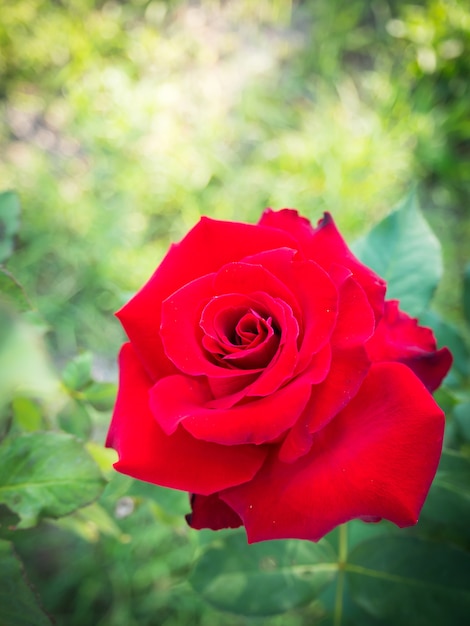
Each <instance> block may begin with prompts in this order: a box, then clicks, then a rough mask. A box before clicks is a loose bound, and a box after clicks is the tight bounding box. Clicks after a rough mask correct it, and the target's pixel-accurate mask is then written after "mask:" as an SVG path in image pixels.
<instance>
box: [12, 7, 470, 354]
mask: <svg viewBox="0 0 470 626" xmlns="http://www.w3.org/2000/svg"><path fill="white" fill-rule="evenodd" d="M0 12H1V20H0V72H1V76H2V78H1V81H0V85H1V87H0V96H1V100H0V107H1V108H0V113H1V125H0V141H1V142H2V144H3V146H4V147H3V149H2V151H1V154H0V187H3V188H8V187H9V188H14V189H18V190H19V192H20V195H21V199H22V202H23V206H24V211H25V213H24V217H23V226H22V231H21V236H20V241H19V244H20V245H19V250H18V252H17V254H16V256H15V258H14V259H13V260H12V263H11V267H12V271H14V274H15V275H16V276H17V277H18V278H19V280H20V281H21V282H22V283H23V284H24V285H25V287H26V288H27V291H28V293H30V294H31V297H33V299H34V302H35V304H37V306H38V307H39V309H40V310H41V312H42V313H43V315H44V316H45V318H46V319H47V321H48V322H50V323H51V325H52V326H53V328H54V341H55V342H56V347H57V350H58V351H59V352H60V353H61V354H73V353H75V352H76V350H77V347H80V348H82V347H88V346H93V348H94V350H95V351H99V352H100V353H103V354H106V355H111V354H114V352H115V348H116V344H117V343H118V342H119V340H120V338H121V334H120V330H119V328H118V325H117V324H112V323H109V319H110V315H111V314H112V312H113V311H115V310H116V308H118V307H119V306H120V304H122V303H123V302H124V301H125V299H126V298H127V296H128V295H129V293H131V292H134V291H135V290H136V289H137V288H138V287H139V286H140V285H141V284H142V282H143V281H144V280H145V279H146V278H147V277H148V276H149V274H150V273H151V272H152V271H153V269H154V267H155V266H156V264H157V262H158V261H159V259H160V258H161V257H162V255H163V254H164V252H165V250H166V248H167V246H168V243H169V242H170V241H171V240H174V239H176V238H178V237H181V236H182V235H183V234H184V233H185V232H186V231H187V229H188V228H189V227H190V226H192V225H193V224H194V223H195V222H196V221H197V219H198V217H199V216H200V215H201V214H208V215H211V216H214V217H218V218H224V219H240V220H249V221H254V220H256V219H257V218H258V216H259V214H260V211H261V210H262V208H263V207H264V206H268V205H270V206H273V207H275V208H280V207H282V206H286V205H287V206H296V207H298V208H299V209H300V210H302V212H303V213H306V214H308V215H309V216H310V217H311V218H312V219H313V220H315V219H317V218H318V217H320V215H321V212H322V211H323V210H329V211H332V212H333V213H334V215H335V217H336V219H337V220H338V222H339V225H340V227H341V228H342V229H343V230H345V231H346V232H349V233H351V234H356V233H360V232H362V231H364V230H366V226H367V225H369V224H371V223H374V222H375V221H377V220H378V218H379V217H380V216H382V215H383V214H384V213H385V212H386V211H387V210H388V209H389V207H390V206H392V205H393V204H394V203H395V202H396V201H397V200H398V199H399V198H401V197H402V196H403V195H404V194H405V193H406V192H407V191H408V188H409V186H410V184H411V182H412V181H414V180H419V181H423V183H424V186H423V189H422V193H423V195H424V196H425V198H424V199H425V202H424V203H423V204H424V205H425V206H429V207H430V210H431V209H433V208H434V211H433V214H432V216H431V221H432V222H433V223H434V225H435V226H436V227H437V228H438V229H439V230H441V229H442V230H444V233H445V232H446V231H447V232H448V233H449V235H450V236H454V237H457V238H458V239H459V240H460V241H461V242H462V243H463V242H464V241H465V239H464V237H465V236H468V234H469V229H468V219H465V221H464V222H463V224H462V219H463V218H464V217H465V216H466V215H467V213H468V208H467V207H468V201H469V194H470V191H469V183H468V181H469V180H470V165H469V164H470V160H469V159H468V151H469V141H470V127H469V122H468V116H467V111H468V110H469V107H470V94H469V90H468V84H467V83H468V74H469V63H470V62H469V58H470V54H469V48H470V24H469V22H470V12H469V10H468V6H467V3H466V2H465V0H427V1H425V2H419V3H417V2H414V3H409V2H401V1H397V0H375V1H374V2H372V3H369V2H365V1H364V0H352V1H351V2H348V3H347V4H345V3H344V2H340V1H339V0H328V1H326V0H321V1H315V2H313V1H304V2H290V1H289V0H260V1H259V2H256V3H251V2H248V1H247V0H241V1H238V2H234V1H229V2H221V1H217V0H205V1H201V2H182V1H179V2H177V1H173V2H162V1H156V0H153V1H151V2H150V1H149V0H132V1H129V2H127V1H126V2H118V1H116V0H107V1H106V2H103V1H102V0H99V1H98V0H71V1H68V2H60V1H57V2H52V1H47V0H0ZM444 227H445V228H444ZM462 247H463V245H462V246H461V248H459V249H458V251H457V252H456V251H455V249H454V248H452V249H451V247H450V246H447V256H448V257H449V263H450V265H448V267H451V269H452V270H453V271H455V270H456V268H457V267H459V265H458V263H459V262H460V264H461V262H462V259H461V256H462ZM449 282H450V281H447V284H448V283H449ZM449 294H450V296H449ZM449 297H450V299H451V300H452V298H453V299H454V302H455V288H454V290H452V287H450V286H447V287H445V288H444V293H443V297H442V301H445V302H448V301H449Z"/></svg>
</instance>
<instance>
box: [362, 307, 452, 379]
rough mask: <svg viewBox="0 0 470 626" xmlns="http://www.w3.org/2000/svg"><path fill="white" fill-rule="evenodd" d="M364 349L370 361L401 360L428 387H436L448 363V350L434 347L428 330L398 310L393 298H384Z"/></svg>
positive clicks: (434, 341) (449, 362) (449, 360)
mask: <svg viewBox="0 0 470 626" xmlns="http://www.w3.org/2000/svg"><path fill="white" fill-rule="evenodd" d="M367 351H368V353H369V356H370V358H371V360H372V361H399V362H401V363H404V364H405V365H407V366H408V367H409V368H410V369H412V370H413V372H414V373H415V374H416V375H417V376H418V378H420V379H421V380H422V382H423V383H424V384H425V385H426V387H427V388H428V389H429V390H430V391H434V390H435V389H437V388H438V387H439V385H440V384H441V383H442V381H443V379H444V377H445V376H446V375H447V373H448V371H449V369H450V367H451V365H452V355H451V353H450V352H449V350H448V349H447V348H441V349H440V350H437V345H436V339H435V337H434V334H433V332H432V330H431V329H430V328H426V327H424V326H419V323H418V320H417V319H414V318H412V317H410V316H409V315H407V314H406V313H404V312H403V311H400V309H399V303H398V301H397V300H389V301H387V302H385V309H384V316H383V318H382V320H381V322H380V324H379V325H378V327H377V330H376V332H375V334H374V336H373V338H372V339H371V340H370V341H369V342H368V344H367Z"/></svg>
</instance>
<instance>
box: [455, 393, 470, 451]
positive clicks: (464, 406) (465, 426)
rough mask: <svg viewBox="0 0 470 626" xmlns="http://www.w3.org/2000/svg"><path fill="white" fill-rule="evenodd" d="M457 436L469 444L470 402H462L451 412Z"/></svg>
mask: <svg viewBox="0 0 470 626" xmlns="http://www.w3.org/2000/svg"><path fill="white" fill-rule="evenodd" d="M453 417H454V421H455V423H456V427H457V432H458V434H459V436H460V437H461V438H462V439H463V440H464V441H466V442H467V443H470V402H462V403H461V404H459V405H457V406H456V407H455V409H454V412H453Z"/></svg>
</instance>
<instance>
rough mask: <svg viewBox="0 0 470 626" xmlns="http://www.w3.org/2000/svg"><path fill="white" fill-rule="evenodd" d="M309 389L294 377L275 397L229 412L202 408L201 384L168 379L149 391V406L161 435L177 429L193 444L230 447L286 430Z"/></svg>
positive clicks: (206, 397) (205, 395)
mask: <svg viewBox="0 0 470 626" xmlns="http://www.w3.org/2000/svg"><path fill="white" fill-rule="evenodd" d="M311 389H312V386H311V384H310V382H309V380H306V379H305V377H304V378H302V377H299V378H298V379H296V380H293V381H292V382H291V383H290V384H288V385H286V386H285V387H283V388H282V389H279V390H278V391H276V392H275V393H273V394H271V395H269V396H267V397H264V398H258V399H252V400H251V401H250V402H246V404H242V405H238V406H234V407H232V408H229V409H213V408H207V406H206V403H208V402H210V400H211V399H212V395H211V393H210V389H209V386H208V384H207V383H205V382H204V381H203V380H196V379H194V378H189V377H187V376H168V377H167V378H163V379H162V380H160V381H159V382H158V383H157V384H156V385H155V386H154V387H153V388H152V390H151V391H150V406H151V408H152V411H153V414H154V415H155V418H156V420H157V421H158V422H159V423H160V425H161V426H162V428H163V429H164V431H165V432H167V433H172V432H174V431H175V430H176V428H177V427H178V424H181V426H183V427H184V428H185V429H186V430H187V431H188V432H190V433H191V434H192V435H193V436H194V437H196V438H197V439H202V440H204V441H213V442H215V443H220V444H224V445H227V446H230V447H231V446H233V445H237V444H247V443H254V444H261V443H265V442H269V441H273V440H274V439H276V438H277V437H279V435H281V434H282V433H283V432H285V431H286V430H287V429H288V428H290V427H291V426H292V424H293V423H294V422H295V420H296V419H297V418H298V416H299V415H300V414H301V412H302V410H303V408H304V407H305V405H306V404H307V401H308V399H309V397H310V393H311Z"/></svg>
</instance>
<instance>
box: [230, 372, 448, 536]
mask: <svg viewBox="0 0 470 626" xmlns="http://www.w3.org/2000/svg"><path fill="white" fill-rule="evenodd" d="M443 432H444V416H443V413H442V411H441V410H440V408H439V407H438V406H437V404H436V403H435V402H434V400H433V399H432V396H431V395H430V394H429V393H428V391H427V390H426V389H425V387H424V386H423V385H422V383H421V382H420V381H419V379H418V378H416V376H415V375H414V374H413V373H412V372H411V371H410V370H409V369H408V368H407V367H405V366H403V365H401V364H399V363H380V364H375V365H373V366H372V368H371V370H370V372H369V374H368V376H367V378H366V380H365V381H364V384H363V385H362V387H361V390H360V392H359V393H358V394H357V395H356V397H355V398H354V399H353V400H352V401H351V402H350V404H349V405H348V406H347V407H346V408H345V409H344V410H343V411H342V412H341V413H340V414H339V415H338V416H337V417H336V418H335V419H334V420H332V421H331V422H330V423H329V424H328V425H327V426H326V427H325V428H324V429H323V430H322V431H320V432H319V433H318V434H317V437H316V438H315V441H314V445H313V446H312V449H311V451H310V453H309V454H308V455H306V456H304V457H302V458H301V459H300V460H299V461H297V462H296V463H292V464H289V465H287V464H284V463H281V462H280V461H279V460H278V459H277V456H276V454H272V455H271V457H270V458H269V459H268V461H267V462H266V463H265V464H264V466H263V468H262V469H261V471H260V472H259V473H258V474H257V476H256V477H255V478H254V479H253V480H252V481H250V482H248V483H245V484H244V485H240V486H239V487H235V488H233V489H228V490H226V491H223V492H222V493H221V494H220V497H221V498H222V500H224V501H225V502H227V504H229V506H231V507H232V508H233V509H234V510H235V511H236V512H237V513H238V514H239V515H240V517H241V518H242V520H243V522H244V525H245V527H246V531H247V535H248V541H249V542H255V541H263V540H267V539H282V538H299V539H310V540H313V541H317V540H319V539H320V538H321V537H323V536H324V535H325V534H327V533H328V532H329V531H331V530H332V529H333V528H334V527H335V526H337V525H339V524H342V523H344V522H347V521H348V520H351V519H353V518H358V517H362V518H366V519H370V518H374V519H377V518H379V517H380V518H386V519H389V520H391V521H392V522H394V523H395V524H397V525H398V526H400V527H403V526H410V525H412V524H415V523H416V522H417V519H418V515H419V512H420V510H421V508H422V506H423V503H424V500H425V498H426V495H427V492H428V490H429V487H430V485H431V482H432V479H433V477H434V474H435V472H436V469H437V465H438V462H439V457H440V453H441V448H442V438H443Z"/></svg>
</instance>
